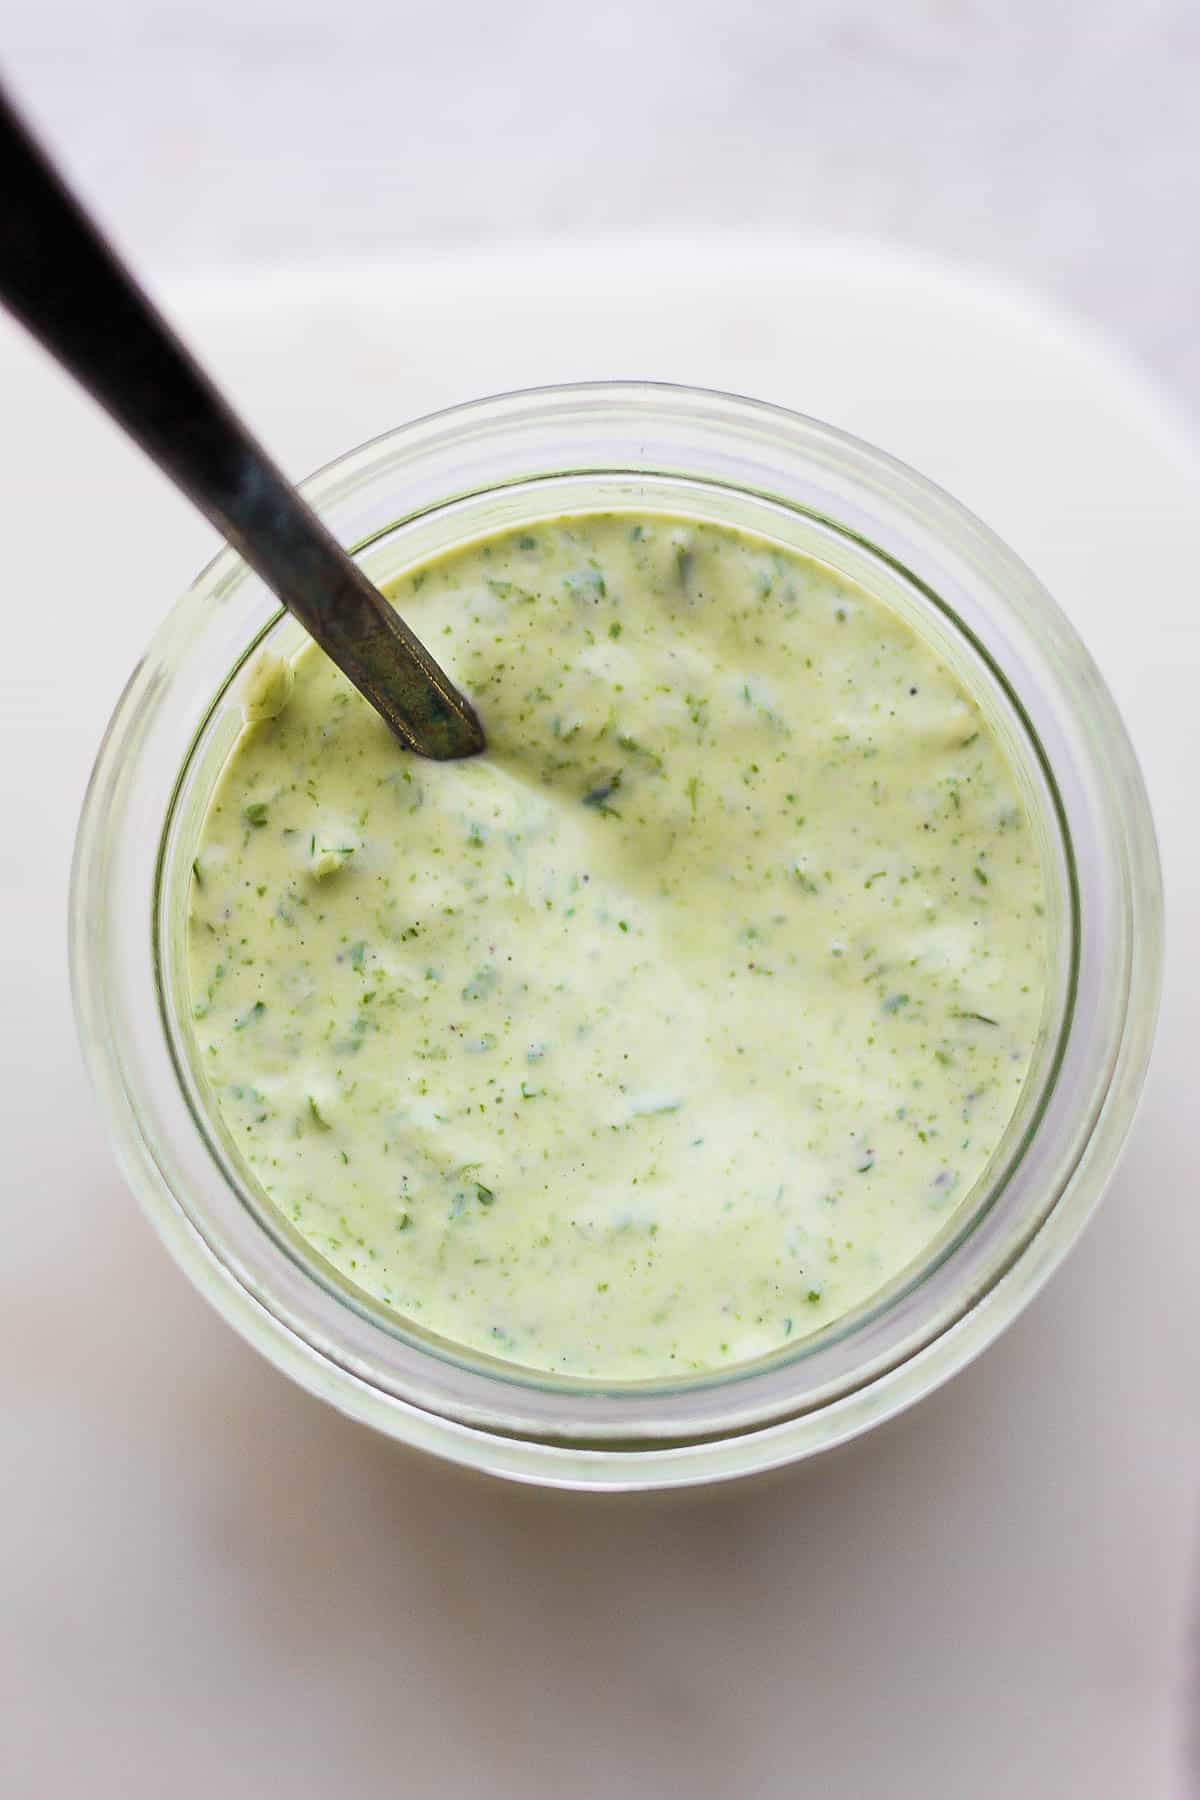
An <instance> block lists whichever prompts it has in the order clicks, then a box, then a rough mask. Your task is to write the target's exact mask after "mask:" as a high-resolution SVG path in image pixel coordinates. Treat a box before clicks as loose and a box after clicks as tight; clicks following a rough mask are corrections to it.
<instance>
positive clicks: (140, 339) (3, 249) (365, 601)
mask: <svg viewBox="0 0 1200 1800" xmlns="http://www.w3.org/2000/svg"><path fill="white" fill-rule="evenodd" d="M0 300H2V301H3V303H4V304H5V305H6V306H7V307H8V308H9V310H10V311H11V312H12V313H14V314H15V315H16V317H17V318H19V319H20V320H21V321H22V323H23V324H24V325H26V326H27V327H28V328H29V330H30V331H31V332H32V333H33V335H34V337H36V338H38V339H39V340H40V341H41V343H42V344H43V345H44V346H45V347H46V349H47V350H49V351H50V353H51V355H52V356H54V357H56V358H57V360H58V361H59V362H60V363H61V364H62V365H63V367H64V368H66V369H68V370H69V371H70V373H71V374H72V375H74V377H75V378H76V380H77V381H79V382H80V383H81V384H82V385H83V386H84V387H85V388H87V389H88V391H89V392H90V393H91V394H92V395H93V396H94V397H95V398H96V399H97V400H98V401H99V402H100V404H101V406H103V407H104V408H105V409H106V410H107V411H108V412H109V413H111V414H112V416H113V418H114V419H115V420H116V421H117V423H118V424H119V425H121V426H123V427H124V429H125V430H126V431H127V432H128V433H129V435H130V437H132V438H134V439H136V441H137V442H138V443H139V444H140V445H141V446H142V448H143V449H144V450H145V451H146V452H147V453H148V454H149V455H150V456H151V457H152V458H153V459H154V461H155V462H156V463H157V464H158V466H159V468H160V469H162V470H163V471H164V473H165V474H167V475H169V476H170V477H171V479H172V481H174V482H175V483H176V485H177V486H178V487H180V488H182V489H183V491H184V493H185V494H187V495H188V496H189V498H190V499H192V500H193V501H194V502H195V504H196V505H197V506H198V507H199V508H200V510H201V511H202V512H203V513H205V514H206V515H207V516H208V518H209V519H211V521H212V523H213V524H214V525H215V526H216V527H217V529H218V530H219V531H220V532H221V533H222V534H223V535H224V536H225V537H226V538H227V539H228V540H229V542H230V543H231V544H232V545H233V546H234V548H235V549H236V550H237V551H238V552H239V553H240V554H241V555H242V556H243V557H244V558H245V560H246V562H248V563H249V565H250V567H251V568H252V569H254V570H256V571H257V573H258V574H259V575H260V576H261V577H262V579H263V580H264V581H265V582H266V584H267V586H268V587H269V588H271V589H272V591H273V592H274V593H275V594H277V595H278V596H279V598H280V600H282V601H283V603H284V605H285V606H287V607H288V608H289V609H290V611H291V612H293V613H294V614H295V615H296V617H297V618H298V619H299V620H300V622H301V623H302V624H303V625H304V626H305V627H306V629H307V630H308V631H309V632H310V633H311V635H312V636H313V637H314V638H315V639H316V641H317V642H318V644H320V646H321V648H322V649H323V650H324V651H325V652H326V653H327V654H328V655H329V656H330V657H331V658H332V659H333V661H334V662H335V663H337V665H338V667H339V668H340V669H341V670H342V671H343V672H344V673H345V674H346V675H347V676H349V678H350V680H351V681H352V682H353V683H354V685H355V687H356V688H358V690H359V691H360V693H362V694H364V695H365V696H366V698H367V699H368V700H369V701H370V702H371V705H372V706H374V707H375V709H376V710H377V711H378V712H379V713H380V714H382V716H383V718H384V719H385V720H386V721H387V723H388V724H389V725H390V726H391V728H392V730H393V731H394V732H395V733H396V735H397V737H399V738H400V740H401V742H402V743H404V744H406V745H407V746H408V747H409V748H410V749H412V750H416V751H419V752H420V753H421V754H422V755H423V756H431V757H434V758H436V759H438V760H439V761H441V760H444V759H446V758H449V757H456V756H470V755H473V754H474V753H475V752H476V751H478V750H482V749H483V747H484V736H483V730H482V728H481V726H480V724H479V720H478V719H477V717H476V715H475V713H474V711H473V709H472V708H471V706H470V704H469V703H468V702H467V700H465V699H464V697H463V696H462V694H460V693H459V691H458V689H457V688H456V687H455V686H454V684H453V683H452V682H451V681H450V680H449V678H448V677H447V676H446V675H445V674H444V673H443V671H442V670H441V669H440V668H439V667H438V665H437V663H436V662H435V661H434V660H433V658H432V657H431V656H430V654H429V652H428V651H427V650H426V649H425V646H424V645H423V644H422V643H421V642H420V640H419V639H418V638H416V637H414V635H413V633H412V632H411V631H410V630H409V628H408V626H407V625H406V624H405V623H404V621H403V619H401V618H400V616H399V614H398V613H397V612H396V611H395V610H394V609H393V608H392V607H391V606H389V605H388V604H387V602H386V601H385V600H384V599H383V597H382V596H381V594H380V593H379V591H378V589H376V588H375V587H374V586H373V585H372V584H371V582H369V581H368V580H367V578H366V576H365V575H364V574H363V573H362V571H361V570H360V569H359V568H358V567H357V566H356V564H355V563H354V562H352V561H351V559H350V557H349V556H348V555H347V554H346V552H345V551H344V550H343V549H342V547H341V545H340V544H338V543H337V541H336V540H335V539H334V538H333V537H332V536H331V535H330V533H329V532H328V531H327V530H326V529H325V527H324V525H322V524H321V522H320V520H319V519H318V518H317V516H316V514H315V513H314V512H313V511H312V509H311V507H309V506H308V505H307V503H306V502H305V501H304V500H302V499H301V497H300V495H299V494H298V493H297V492H296V490H295V488H293V487H292V485H291V483H290V482H288V481H287V480H286V479H285V477H284V476H283V475H282V474H281V472H280V471H279V469H277V468H276V466H275V464H274V463H273V462H272V461H271V459H270V457H268V456H267V454H266V452H265V451H264V450H263V449H262V448H261V446H260V445H259V444H257V443H256V442H255V440H254V438H252V437H251V435H250V433H249V432H248V431H247V430H246V428H245V427H244V426H243V425H242V423H241V421H240V420H239V419H238V418H237V417H236V416H235V415H234V413H233V412H232V411H231V410H230V408H229V407H228V406H227V404H226V403H225V401H224V400H223V399H222V398H221V396H220V394H219V393H218V392H217V390H216V388H215V387H214V386H213V384H212V382H211V381H209V379H208V377H207V376H206V375H205V374H204V373H203V371H202V370H201V369H200V368H198V367H197V365H196V363H195V362H194V361H193V360H192V358H191V356H190V355H189V354H188V352H187V351H186V350H185V349H184V347H183V345H182V344H181V343H180V341H179V339H178V338H177V337H176V336H175V334H174V332H173V331H172V330H171V328H170V326H169V325H167V323H166V321H165V320H164V319H163V318H162V317H161V315H160V314H159V313H158V312H157V310H156V309H155V308H154V306H153V305H152V304H151V302H150V301H149V300H148V299H147V297H146V295H145V294H144V293H143V292H142V290H141V289H140V288H139V287H138V286H137V284H136V282H135V281H134V280H133V278H132V277H131V276H130V275H129V273H128V272H127V271H126V270H125V268H124V267H123V266H122V264H121V263H120V262H119V260H118V259H117V257H116V255H115V254H114V252H113V251H112V249H111V248H110V247H109V245H108V244H107V243H106V242H105V240H104V238H103V237H102V236H101V234H100V232H99V231H98V230H97V229H96V227H95V225H93V223H92V221H91V220H90V219H89V218H88V216H87V214H86V213H85V212H84V210H83V208H82V207H81V206H80V205H79V203H78V202H77V201H76V200H75V199H74V197H73V196H72V195H71V194H70V193H69V192H68V190H67V189H66V187H65V186H64V185H63V183H62V181H61V180H60V179H59V176H58V174H57V173H56V171H55V169H54V167H53V166H52V164H51V163H50V162H49V160H48V159H47V158H46V157H45V156H44V155H43V153H42V151H41V149H40V148H39V147H38V145H37V144H36V143H35V142H34V140H33V138H32V137H31V136H30V134H29V132H28V131H27V129H26V128H25V126H24V124H23V123H22V121H21V120H20V118H19V117H18V116H17V114H16V113H15V111H14V110H13V108H12V106H11V104H10V103H9V101H8V98H7V96H6V95H5V93H4V90H3V88H2V87H0Z"/></svg>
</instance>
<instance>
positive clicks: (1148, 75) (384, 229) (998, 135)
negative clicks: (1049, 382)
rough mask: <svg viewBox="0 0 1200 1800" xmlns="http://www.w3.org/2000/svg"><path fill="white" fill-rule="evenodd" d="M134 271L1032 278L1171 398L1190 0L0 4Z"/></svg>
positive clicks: (1198, 365)
mask: <svg viewBox="0 0 1200 1800" xmlns="http://www.w3.org/2000/svg"><path fill="white" fill-rule="evenodd" d="M0 21H2V26H0V65H4V64H6V65H7V68H8V71H9V75H10V79H12V80H13V81H14V83H16V84H17V85H18V87H19V89H20V91H21V93H22V96H23V98H24V100H25V101H26V103H27V105H28V107H29V108H30V110H31V111H32V113H33V114H34V116H35V117H36V118H37V120H38V121H39V123H40V124H42V126H43V127H44V128H45V130H46V131H47V132H48V134H49V135H50V136H51V138H52V139H53V141H54V142H55V143H56V145H57V146H58V147H59V148H60V149H61V151H62V153H63V154H64V156H65V157H66V158H67V162H68V166H69V168H70V169H71V170H72V172H73V173H74V174H75V175H76V176H77V178H78V179H79V181H80V183H81V185H82V186H83V187H84V189H85V190H86V192H87V193H88V194H89V195H90V196H91V197H92V198H93V200H94V201H95V202H96V203H97V204H98V205H99V206H100V207H101V209H102V212H103V214H104V216H105V217H106V219H107V220H108V221H109V223H110V225H111V227H112V228H113V229H114V230H115V231H116V232H117V234H118V236H119V237H120V239H121V241H122V243H123V244H124V245H125V247H126V249H127V251H128V252H129V253H130V254H131V255H132V256H134V257H135V258H136V259H137V260H138V261H139V263H140V264H142V265H143V266H145V267H147V268H148V269H150V270H151V271H159V270H162V269H166V268H170V267H180V266H182V267H185V268H189V269H211V268H213V267H216V266H226V265H229V264H233V265H237V266H243V267H244V266H248V265H249V266H253V265H261V264H263V263H264V262H279V261H283V262H297V261H309V260H312V259H320V260H325V261H328V260H330V259H337V258H340V257H344V256H345V255H346V254H347V253H353V254H354V255H356V256H362V255H372V254H378V253H381V252H382V253H388V252H395V251H403V252H405V253H408V252H410V251H413V250H415V249H416V248H418V247H420V246H422V245H426V246H431V245H438V246H446V245H450V244H455V245H457V244H463V243H471V244H477V243H480V242H488V243H494V244H501V243H511V242H512V241H513V240H520V241H528V240H530V239H539V240H553V241H555V242H562V241H563V240H566V239H572V238H578V237H581V236H586V237H594V236H610V235H611V236H614V237H616V236H619V237H625V236H628V235H630V234H633V235H636V236H647V237H655V238H658V237H661V236H662V235H664V234H665V235H666V236H678V235H680V234H690V233H692V232H693V231H695V230H696V229H697V228H705V227H712V226H720V227H726V228H730V227H732V228H735V229H738V230H746V231H756V230H758V231H761V230H764V229H765V230H770V231H772V232H783V233H787V234H798V235H800V236H802V237H805V238H811V237H812V236H814V235H817V236H825V235H836V236H839V237H840V236H845V235H851V236H856V235H862V234H868V235H871V236H873V237H878V236H883V237H886V238H889V239H893V240H896V241H899V242H900V243H903V244H906V245H911V246H916V247H919V248H921V249H924V250H933V251H937V252H946V253H950V254H954V255H957V256H961V257H966V258H968V259H970V260H971V261H973V262H975V263H978V264H981V265H984V266H986V267H991V268H995V269H1001V270H1004V271H1006V272H1007V273H1009V274H1011V275H1015V276H1017V277H1018V278H1020V279H1022V280H1027V281H1031V282H1033V283H1035V284H1037V285H1039V286H1041V287H1042V288H1044V289H1045V290H1047V291H1048V292H1049V293H1051V294H1052V295H1054V296H1055V297H1057V298H1059V299H1061V300H1065V301H1067V302H1068V303H1070V304H1072V305H1073V306H1075V307H1076V308H1078V309H1080V310H1081V311H1082V312H1083V313H1084V314H1086V315H1088V316H1089V317H1091V318H1092V319H1094V320H1096V321H1098V322H1099V323H1101V324H1103V325H1105V326H1107V327H1109V328H1110V329H1112V330H1114V331H1115V332H1116V333H1117V334H1118V335H1120V336H1121V337H1123V338H1124V339H1126V340H1127V341H1128V342H1129V343H1130V344H1131V345H1133V346H1135V347H1136V349H1137V350H1138V351H1140V352H1141V353H1142V355H1143V356H1144V357H1145V358H1146V359H1147V360H1148V361H1149V362H1150V363H1151V364H1152V365H1153V366H1154V367H1155V368H1156V369H1157V370H1158V372H1159V373H1160V374H1161V375H1162V376H1164V377H1165V378H1166V380H1167V382H1168V384H1169V385H1170V386H1171V387H1172V388H1173V389H1175V390H1176V391H1177V392H1180V393H1181V394H1184V395H1186V396H1187V397H1188V399H1189V400H1190V401H1191V402H1192V403H1196V402H1200V330H1198V329H1197V318H1198V310H1200V309H1198V306H1197V298H1198V296H1200V229H1197V223H1196V222H1197V219H1198V218H1200V105H1198V104H1197V74H1198V71H1200V7H1198V6H1197V5H1196V0H737V3H733V0H595V3H593V4H581V3H580V0H343V3H341V4H331V3H330V0H203V3H202V4H200V3H197V0H105V4H103V5H96V4H92V3H91V0H5V4H4V6H3V8H2V9H0Z"/></svg>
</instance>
